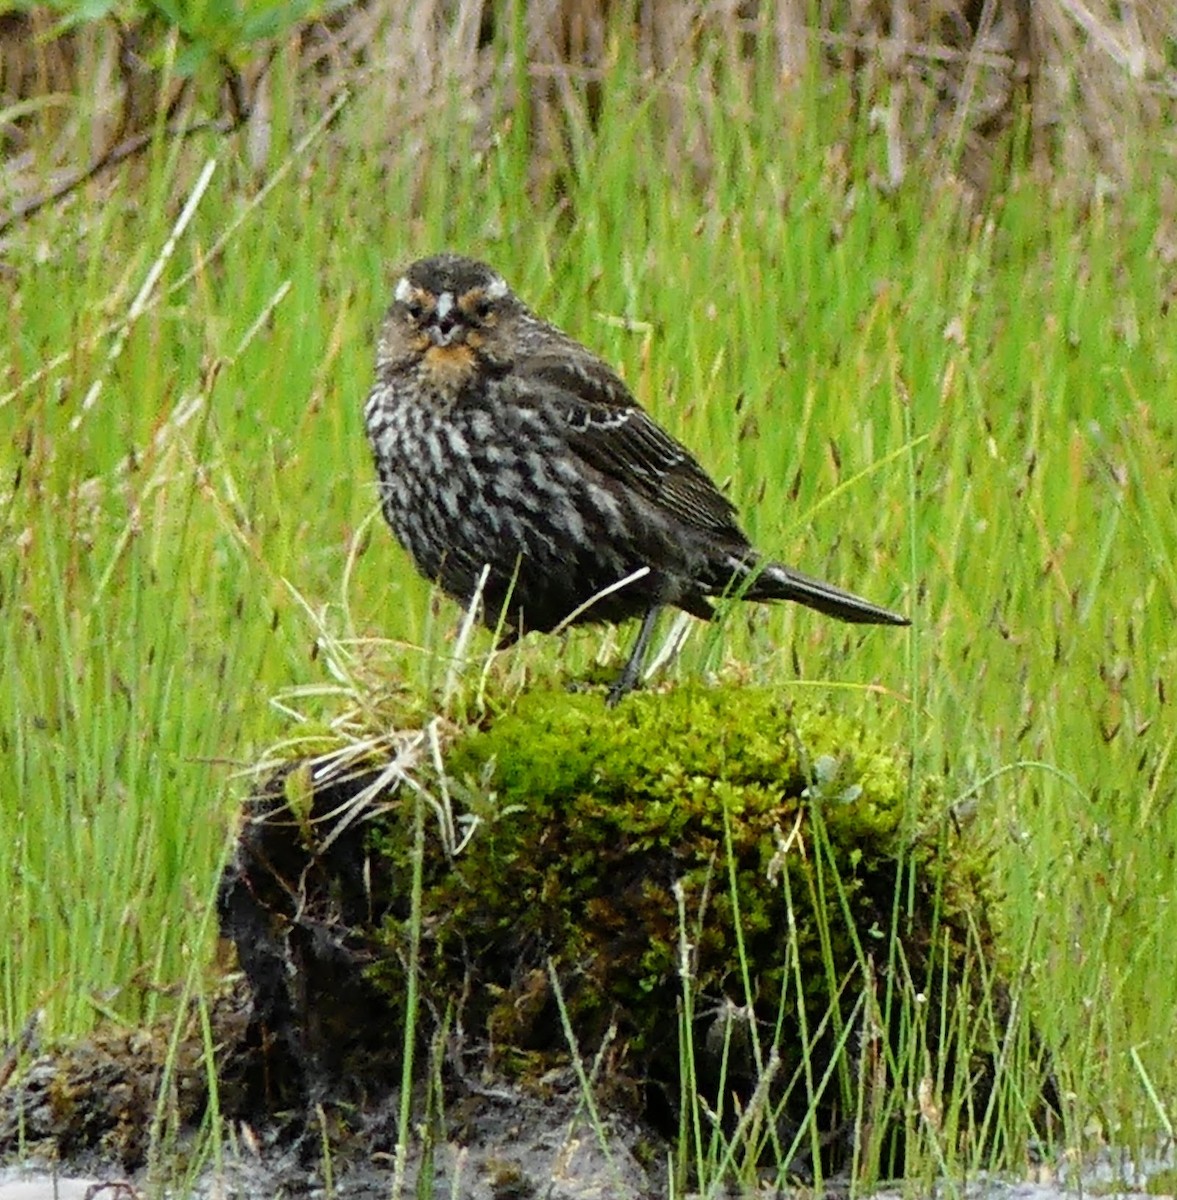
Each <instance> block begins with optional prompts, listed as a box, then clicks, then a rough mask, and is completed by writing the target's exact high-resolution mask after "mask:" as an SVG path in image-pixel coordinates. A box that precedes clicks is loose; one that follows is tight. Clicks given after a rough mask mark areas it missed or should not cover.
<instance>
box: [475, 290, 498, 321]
mask: <svg viewBox="0 0 1177 1200" xmlns="http://www.w3.org/2000/svg"><path fill="white" fill-rule="evenodd" d="M494 307H495V306H494V301H493V300H491V299H490V298H489V297H488V296H480V297H479V298H478V299H477V300H476V301H475V302H474V315H475V316H476V317H477V318H478V319H479V320H480V321H485V320H486V318H487V317H489V316H490V314H491V313H492V312H494Z"/></svg>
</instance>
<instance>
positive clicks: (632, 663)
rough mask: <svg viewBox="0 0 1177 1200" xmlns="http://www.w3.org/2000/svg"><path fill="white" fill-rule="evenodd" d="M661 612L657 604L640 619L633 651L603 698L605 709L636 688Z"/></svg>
mask: <svg viewBox="0 0 1177 1200" xmlns="http://www.w3.org/2000/svg"><path fill="white" fill-rule="evenodd" d="M661 611H662V610H661V607H660V606H659V605H657V604H654V605H651V606H650V607H649V608H648V609H647V610H646V615H645V616H644V617H643V618H642V627H641V629H639V630H638V636H637V638H636V640H635V641H634V644H633V649H632V650H631V651H630V652H629V658H628V659H627V661H626V664H625V666H624V667H622V668H621V674H620V675H618V676H617V680H616V682H615V683H614V684H613V686H612V687H611V688H610V689H609V694H608V696H606V698H605V704H606V706H607V707H609V708H612V707H613V706H614V705H615V704H616V703H617V701H618V700H620V699H621V697H622V696H624V695H625V694H626V693H627V692H632V691H633V689H634V688H635V687H637V683H638V676H640V675H641V673H642V662H643V661H644V659H645V657H646V651H647V650H648V649H649V647H650V638H652V637H653V636H654V626H655V625H656V624H657V623H658V614H659V612H661Z"/></svg>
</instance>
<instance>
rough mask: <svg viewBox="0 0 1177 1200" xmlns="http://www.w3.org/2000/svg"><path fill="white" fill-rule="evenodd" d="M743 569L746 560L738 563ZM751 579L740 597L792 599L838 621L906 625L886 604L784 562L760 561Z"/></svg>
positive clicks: (754, 568) (746, 566)
mask: <svg viewBox="0 0 1177 1200" xmlns="http://www.w3.org/2000/svg"><path fill="white" fill-rule="evenodd" d="M740 565H741V567H742V569H743V570H744V571H747V570H748V568H749V564H747V563H741V564H740ZM752 572H753V573H752V579H751V582H750V583H749V584H748V588H747V591H744V592H743V593H742V594H743V597H744V599H746V600H793V601H795V602H796V603H797V604H804V605H805V606H806V607H807V608H815V609H817V611H818V612H821V613H825V614H826V616H828V617H836V618H837V619H838V620H839V621H852V622H854V623H855V624H857V625H910V624H911V622H910V621H909V620H908V619H907V617H904V616H901V615H900V614H899V613H897V612H892V611H891V610H890V609H889V608H883V607H881V606H880V605H878V604H872V603H871V602H870V601H869V600H864V599H863V598H862V597H861V596H856V595H855V594H854V593H853V592H848V591H846V590H844V589H843V588H840V587H835V586H834V585H833V584H832V583H826V582H825V581H824V580H822V579H815V578H814V577H813V576H812V575H805V574H802V572H800V571H795V570H794V569H793V568H792V567H786V566H785V565H784V563H778V562H760V563H756V564H754V565H753V566H752Z"/></svg>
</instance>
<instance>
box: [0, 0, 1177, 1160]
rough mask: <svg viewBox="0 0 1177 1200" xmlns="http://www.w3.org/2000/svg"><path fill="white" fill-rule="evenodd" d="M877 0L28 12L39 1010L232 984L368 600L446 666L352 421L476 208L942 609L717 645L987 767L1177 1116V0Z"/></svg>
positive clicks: (368, 662) (1094, 1037)
mask: <svg viewBox="0 0 1177 1200" xmlns="http://www.w3.org/2000/svg"><path fill="white" fill-rule="evenodd" d="M886 7H887V10H888V14H889V15H888V16H887V17H886V18H884V17H882V16H880V15H879V14H878V13H877V12H876V8H875V6H872V5H849V6H842V5H834V4H816V3H815V4H811V5H805V4H789V3H785V2H783V0H782V2H781V3H779V4H777V5H769V4H763V5H759V6H758V5H756V4H738V5H737V4H714V5H704V6H699V5H687V4H682V5H678V4H667V5H658V6H657V15H656V18H655V16H652V15H651V14H652V12H653V8H652V7H651V6H645V5H630V4H624V3H614V4H611V5H608V4H604V3H600V4H593V3H589V0H582V2H581V3H573V2H569V3H565V4H558V3H556V0H550V2H546V3H541V2H539V0H537V2H536V3H534V4H531V5H524V4H523V3H521V2H517V3H501V4H497V5H496V4H490V3H485V4H484V3H473V2H467V0H456V2H454V3H448V4H442V3H426V2H422V3H417V4H413V5H406V6H397V5H390V6H388V7H387V8H385V7H384V6H381V5H378V4H372V5H366V6H361V7H352V6H346V7H342V6H341V7H334V6H332V7H331V8H330V9H328V8H324V7H322V6H320V7H319V8H318V9H316V10H314V11H310V10H304V9H303V8H293V9H292V8H288V7H285V6H282V7H263V6H234V5H223V4H217V3H213V2H212V0H207V2H206V3H198V2H197V0H192V2H191V3H188V4H163V3H159V4H155V5H149V4H142V5H129V4H128V5H112V4H98V5H91V6H86V7H85V8H82V7H80V6H79V7H77V8H70V9H44V8H25V7H24V6H19V7H17V8H12V7H9V8H8V9H7V10H4V9H2V8H0V38H3V63H4V67H3V72H4V74H3V91H2V93H0V106H2V112H0V118H2V122H0V142H2V144H3V146H4V149H5V153H6V164H5V168H4V175H3V187H4V197H3V200H2V202H0V230H2V233H0V236H2V238H3V240H2V243H0V255H2V257H0V282H2V284H3V287H4V290H5V293H6V299H7V319H6V321H5V323H4V326H3V330H2V331H0V338H2V340H3V348H2V351H0V366H2V370H3V375H2V377H0V431H2V434H3V436H2V440H0V748H2V751H3V756H4V762H5V764H6V766H7V770H6V771H5V772H4V775H3V778H2V779H0V829H2V830H3V838H2V840H0V896H3V897H4V898H5V900H6V903H4V904H3V906H0V1036H3V1037H4V1038H5V1039H10V1038H12V1037H14V1036H15V1035H16V1032H17V1031H18V1030H19V1029H20V1028H21V1027H22V1026H23V1025H24V1023H25V1022H26V1020H27V1019H28V1017H29V1015H30V1014H31V1013H32V1012H34V1011H35V1010H37V1009H44V1011H45V1014H46V1029H47V1031H48V1032H49V1033H51V1034H53V1035H61V1034H76V1033H80V1032H83V1031H85V1030H87V1029H88V1028H90V1027H91V1026H92V1025H93V1023H94V1022H95V1021H96V1019H97V1018H98V1017H99V1016H104V1015H105V1016H114V1017H116V1018H117V1019H118V1020H120V1021H126V1022H132V1023H133V1022H138V1021H142V1020H144V1019H148V1018H151V1017H153V1016H154V1015H156V1014H157V1013H159V1012H160V1011H161V1010H162V1009H166V1007H167V1006H168V1005H169V1004H170V1003H171V997H172V996H173V995H174V990H175V988H176V986H177V984H178V983H179V982H180V981H182V980H185V979H188V980H189V981H191V980H197V981H199V980H200V979H202V978H204V977H205V975H206V973H208V972H209V969H210V965H211V957H212V953H213V942H214V929H213V924H212V921H211V919H210V909H209V901H210V898H211V895H212V892H213V889H214V887H215V881H216V878H217V874H218V871H219V869H220V865H221V862H222V858H223V854H224V849H225V846H226V843H227V839H228V838H230V837H231V835H232V830H233V819H234V813H235V810H236V806H237V804H238V802H239V801H240V799H241V797H242V795H243V794H244V792H245V791H246V789H247V788H248V786H249V784H248V778H247V777H246V775H245V772H246V771H247V769H248V767H249V765H250V764H251V763H252V762H254V761H256V758H257V757H258V755H259V753H260V752H261V750H262V749H263V748H264V747H265V746H267V745H268V744H270V743H271V742H273V741H274V740H275V739H277V738H280V737H284V736H287V735H289V734H290V733H291V731H292V728H295V729H296V728H297V723H296V722H293V718H292V717H291V715H290V710H291V709H297V711H298V712H300V713H312V714H313V713H316V712H318V713H321V714H326V715H331V714H332V713H333V712H334V711H336V710H337V709H338V706H339V704H340V703H341V701H340V699H339V697H338V696H337V695H335V694H334V693H333V689H335V688H338V687H340V686H342V685H341V682H340V681H339V680H338V679H336V678H335V676H334V675H333V673H332V671H331V670H330V669H329V666H330V664H329V663H328V662H327V661H326V658H325V656H324V655H322V654H320V653H319V652H318V649H317V647H318V646H319V643H320V639H321V636H322V633H323V631H324V630H327V631H329V632H330V633H331V634H332V636H334V637H337V638H343V639H345V640H346V639H351V638H354V639H356V641H355V642H354V643H351V642H347V643H346V644H348V645H349V646H350V652H351V653H352V654H353V655H355V656H356V659H357V661H359V662H361V663H362V664H363V666H364V669H365V671H366V672H367V673H368V675H369V677H371V678H375V679H379V680H381V681H383V684H384V686H387V687H389V688H397V687H400V686H405V687H409V688H415V687H416V688H419V687H421V686H423V683H424V681H425V680H427V679H428V678H430V677H431V669H432V668H431V665H430V664H431V663H432V662H433V661H434V660H433V658H432V657H431V656H435V655H437V654H438V653H440V654H441V655H442V656H444V654H445V650H446V646H447V645H448V644H449V641H448V640H449V639H450V637H451V635H452V631H453V629H454V627H455V625H456V623H457V616H458V614H457V612H456V610H455V609H454V608H453V607H452V606H451V605H449V604H448V603H446V602H438V601H436V600H431V598H430V596H429V591H428V588H427V587H425V586H424V585H423V584H421V582H420V581H418V580H417V579H416V578H415V576H414V574H413V572H412V571H411V569H410V567H409V565H408V563H407V560H406V559H405V557H404V556H403V554H402V553H401V552H400V550H399V549H398V548H397V547H396V546H395V545H394V544H393V542H392V540H391V538H390V537H389V536H388V535H387V534H386V532H385V530H384V529H383V528H382V527H381V526H380V525H379V523H377V524H369V521H370V518H371V517H372V515H373V510H374V507H375V502H376V497H375V490H374V486H373V475H372V470H371V466H370V462H369V460H368V453H367V449H366V446H365V444H364V439H363V434H362V428H361V421H360V410H361V406H362V402H363V399H364V396H365V392H366V389H367V387H368V385H369V380H370V358H371V347H372V336H373V330H374V327H375V324H376V322H377V321H378V319H379V316H380V313H381V310H382V307H383V305H384V304H385V303H386V293H387V290H388V287H389V285H390V283H391V281H392V280H393V278H394V277H395V271H396V268H397V267H398V266H399V265H401V264H403V263H404V262H405V261H406V260H408V259H410V258H413V257H416V256H417V255H419V254H422V253H425V252H428V251H432V250H434V249H437V248H439V247H442V246H449V247H454V248H460V249H462V250H466V251H468V252H471V253H475V254H478V255H482V256H485V257H487V258H489V259H491V260H492V261H493V262H495V263H496V264H497V265H498V266H499V267H500V268H501V269H502V270H503V272H504V273H505V274H506V275H507V276H508V278H510V279H511V280H512V281H513V282H514V284H515V285H516V287H517V289H518V290H519V291H520V292H521V294H522V295H523V296H524V297H525V298H527V299H528V300H529V301H530V302H531V303H532V304H533V305H534V306H535V307H536V308H537V309H538V310H539V311H541V312H542V313H544V314H545V315H548V316H550V317H551V318H552V319H554V320H556V321H557V322H559V323H561V324H562V325H564V326H565V327H566V328H567V329H569V330H570V331H572V332H574V333H575V334H576V335H577V336H579V337H581V338H582V339H583V340H584V341H586V342H588V343H589V344H591V345H592V346H594V347H595V348H596V349H598V350H599V351H600V352H601V353H602V354H603V355H604V356H605V357H606V358H608V359H609V360H611V361H613V362H615V363H617V364H618V365H619V367H620V368H621V369H622V370H623V371H624V373H625V375H626V377H627V379H628V380H629V382H630V383H631V385H632V387H633V389H634V391H635V394H636V395H637V396H638V397H639V399H640V400H641V401H642V402H643V403H644V404H646V405H647V406H648V407H649V408H650V409H651V410H652V411H653V412H654V413H655V414H656V416H657V417H658V419H659V420H661V421H662V422H663V423H665V424H666V425H667V426H668V427H669V428H670V429H672V430H673V431H674V432H675V433H676V434H677V435H679V436H681V438H682V439H683V440H684V441H686V442H687V443H688V444H690V445H692V446H694V447H695V448H697V450H698V451H699V453H700V456H701V457H702V459H703V460H704V462H705V463H706V464H707V466H708V467H709V468H710V469H711V470H712V471H713V472H714V473H715V474H716V475H717V476H718V477H719V478H721V479H730V481H731V494H732V495H733V497H734V498H735V499H736V500H737V501H738V503H739V504H740V506H741V508H742V510H743V512H744V514H745V518H746V523H747V525H748V527H749V531H750V533H752V534H753V536H754V537H755V539H756V540H757V541H758V543H760V544H761V545H762V546H764V547H765V548H766V549H767V550H770V551H772V552H774V553H778V554H779V555H780V556H781V557H783V558H786V559H787V560H789V561H792V562H795V563H796V564H797V565H799V566H801V567H803V568H805V569H807V570H810V571H812V572H815V573H819V574H823V575H826V576H827V577H829V578H831V579H834V580H837V581H839V582H842V583H846V584H848V585H850V586H852V587H854V588H855V590H857V591H860V592H862V593H863V594H865V595H868V596H870V597H872V598H874V599H877V600H879V601H880V602H882V603H887V604H896V605H900V606H902V607H905V608H906V609H907V611H909V612H910V613H911V614H912V616H913V617H914V619H915V629H914V632H913V633H912V635H911V636H910V638H908V639H906V640H905V639H904V637H903V636H902V635H900V636H896V635H894V634H893V633H891V632H888V631H882V632H880V631H873V632H863V631H861V630H849V631H848V630H847V629H846V628H845V627H842V626H837V625H834V624H831V623H828V622H826V621H824V620H821V619H819V618H816V617H815V616H813V615H812V614H809V613H806V612H802V611H794V610H793V609H791V608H780V609H773V610H766V609H756V610H752V609H749V610H747V611H742V612H740V613H739V614H738V616H737V617H736V618H735V619H733V620H732V621H730V622H729V623H728V625H727V627H726V631H725V634H726V636H725V640H724V643H723V647H722V651H723V653H722V658H723V660H724V661H725V662H726V663H727V669H728V670H729V671H730V672H731V673H732V674H735V675H744V676H747V677H750V678H755V679H757V680H759V681H772V682H774V683H775V684H776V685H778V686H779V687H780V688H781V689H782V690H787V691H796V692H801V691H803V692H804V693H805V694H806V695H807V696H809V695H812V696H814V698H818V697H820V698H822V699H824V700H826V701H828V702H829V703H830V704H831V705H833V706H836V707H837V708H839V709H841V710H843V711H845V712H847V713H848V714H850V715H852V716H855V717H858V718H861V719H862V720H864V721H866V722H869V723H870V724H871V725H872V726H874V727H875V728H877V729H878V730H879V731H881V732H882V733H883V734H884V735H885V736H888V737H890V738H891V739H893V740H894V741H895V742H896V744H898V745H899V746H901V747H903V748H904V750H905V752H906V753H907V754H908V755H909V758H910V764H911V770H912V774H913V777H914V778H916V779H920V778H923V777H926V776H928V775H938V776H942V777H943V779H944V786H945V791H946V795H947V796H948V797H949V798H950V800H951V802H952V803H953V804H954V806H955V807H956V809H957V810H958V811H959V812H960V813H962V814H963V813H966V812H967V813H970V814H971V818H972V820H973V822H974V825H975V827H976V828H977V829H978V831H979V832H980V833H981V834H983V835H985V836H989V837H991V838H992V839H993V840H994V841H995V843H996V845H997V846H998V857H999V863H1000V868H1001V871H1002V875H1003V884H1004V888H1005V892H1006V901H1005V904H1004V909H1003V916H1004V920H1005V924H1006V934H1007V937H1008V941H1009V945H1010V948H1011V953H1012V955H1013V957H1014V960H1015V961H1025V962H1026V963H1027V964H1028V971H1029V982H1030V995H1031V997H1032V1005H1033V1008H1034V1016H1035V1018H1036V1019H1037V1021H1038V1022H1039V1023H1040V1026H1041V1028H1042V1030H1043V1032H1044V1035H1045V1037H1046V1038H1047V1040H1048V1042H1049V1044H1050V1045H1051V1046H1052V1047H1053V1049H1054V1051H1055V1053H1056V1060H1057V1064H1058V1070H1059V1075H1060V1081H1061V1084H1062V1090H1063V1094H1064V1097H1065V1101H1066V1104H1067V1105H1068V1108H1069V1111H1070V1114H1071V1115H1072V1116H1073V1117H1074V1118H1075V1120H1074V1121H1073V1123H1072V1125H1071V1129H1072V1130H1073V1131H1074V1133H1075V1135H1076V1136H1077V1137H1078V1136H1082V1137H1084V1138H1087V1137H1090V1138H1091V1139H1093V1140H1094V1141H1098V1140H1100V1139H1102V1138H1108V1139H1110V1140H1112V1141H1115V1142H1120V1143H1122V1142H1124V1141H1126V1140H1130V1139H1132V1138H1135V1137H1136V1136H1137V1135H1138V1134H1139V1135H1143V1134H1144V1133H1145V1132H1148V1131H1152V1130H1155V1129H1157V1128H1158V1127H1162V1126H1164V1125H1165V1124H1166V1122H1167V1120H1168V1111H1169V1110H1168V1105H1169V1103H1170V1102H1171V1098H1172V1097H1173V1096H1174V1095H1177V1066H1175V1062H1174V1058H1173V1054H1172V1014H1173V1013H1174V1011H1177V967H1174V965H1173V963H1172V962H1171V955H1170V954H1169V952H1168V948H1169V947H1171V946H1172V945H1174V944H1177V903H1175V900H1174V895H1175V890H1174V888H1175V879H1174V874H1175V871H1177V866H1175V863H1174V846H1175V845H1177V811H1175V792H1177V766H1175V764H1174V747H1175V742H1177V723H1175V722H1174V719H1173V709H1172V706H1173V691H1174V685H1173V678H1174V666H1175V663H1177V648H1175V646H1174V638H1173V629H1174V620H1175V616H1177V499H1175V488H1174V474H1173V471H1174V464H1173V457H1174V434H1175V430H1174V425H1175V421H1177V416H1175V414H1177V394H1175V387H1177V385H1175V384H1174V382H1173V381H1174V379H1177V369H1175V367H1177V364H1175V362H1174V359H1175V357H1177V351H1175V347H1177V337H1175V336H1174V328H1173V321H1174V317H1173V315H1172V314H1171V311H1170V307H1171V301H1172V296H1173V290H1174V284H1173V269H1174V268H1173V264H1174V260H1175V259H1177V226H1175V225H1174V220H1175V214H1174V207H1175V205H1177V195H1175V193H1174V190H1173V185H1172V166H1173V160H1172V144H1171V143H1172V134H1171V131H1172V128H1173V125H1172V121H1171V117H1172V113H1171V111H1170V110H1171V99H1170V97H1171V96H1172V94H1173V90H1172V84H1173V70H1172V60H1173V55H1174V46H1175V45H1177V40H1175V39H1177V30H1175V29H1174V27H1173V17H1172V15H1171V14H1170V13H1168V11H1167V7H1166V6H1164V5H1160V4H1157V5H1154V6H1151V7H1150V6H1148V5H1133V6H1116V5H1110V4H1109V5H1107V6H1106V10H1104V9H1099V8H1093V7H1087V8H1083V9H1080V7H1079V6H1077V5H1071V4H1069V3H1064V2H1063V0H1057V2H1053V3H1048V4H1041V5H1034V6H1033V10H1034V11H1033V13H1031V12H1030V11H1029V7H1030V6H1028V5H1018V4H996V3H991V2H990V3H984V4H963V5H961V6H959V8H951V7H950V6H945V7H937V8H936V17H935V20H932V18H931V17H928V16H927V15H926V14H924V13H923V7H922V6H912V11H908V10H905V9H904V8H903V6H902V5H900V6H897V7H896V6H886ZM917 8H918V9H919V10H920V11H919V12H916V11H914V10H915V9H917ZM1121 10H1122V11H1121ZM905 14H906V15H905ZM5 212H6V213H7V214H8V215H7V216H4V215H2V214H3V213H5ZM626 632H627V631H623V634H624V633H626ZM694 638H695V640H694V642H693V643H692V644H691V645H690V646H688V650H687V652H686V654H685V655H684V657H683V659H682V661H681V663H680V665H679V666H678V667H677V668H676V670H677V671H679V672H680V673H685V674H693V673H697V672H699V671H702V670H703V669H704V668H705V667H707V666H709V665H714V664H713V657H714V656H709V655H708V653H707V643H706V639H705V638H703V637H700V636H699V632H698V631H697V632H696V634H695V635H694ZM615 650H616V641H615V638H614V635H613V634H612V633H610V632H608V631H604V632H601V631H591V630H590V631H582V632H578V633H577V634H576V635H575V636H574V637H573V638H572V639H570V640H569V641H568V642H567V643H561V642H557V641H554V640H546V641H545V640H543V639H539V640H533V641H529V642H528V643H527V644H525V645H524V646H522V647H520V648H519V649H517V650H513V651H511V652H510V654H509V655H504V656H500V658H499V659H498V660H496V666H495V670H496V672H499V673H501V675H502V676H503V677H504V678H506V679H509V680H512V681H515V682H517V681H518V680H519V679H520V678H521V676H522V674H523V673H525V672H526V671H527V670H529V669H530V668H532V667H536V668H539V669H547V665H548V664H549V663H550V662H551V661H552V659H553V658H554V657H560V658H561V659H562V661H563V662H564V663H565V664H566V666H567V669H569V670H574V669H579V668H580V667H581V666H583V665H584V664H585V663H587V662H588V661H589V660H590V658H593V657H596V656H598V655H602V654H604V655H608V654H613V653H615Z"/></svg>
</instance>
